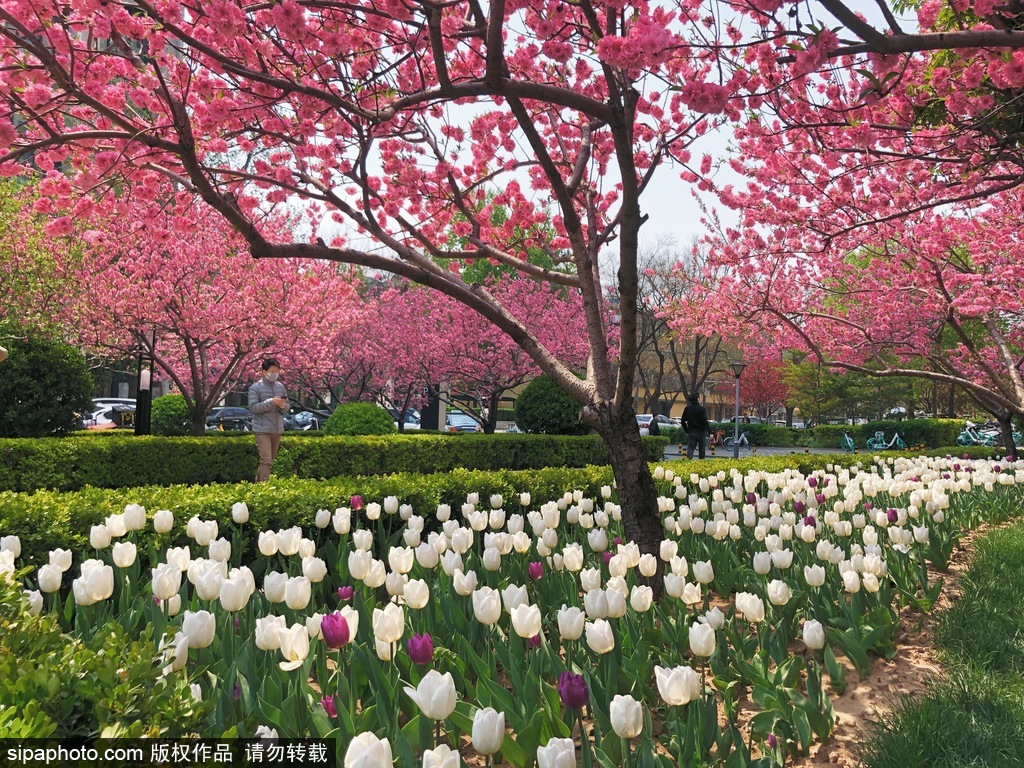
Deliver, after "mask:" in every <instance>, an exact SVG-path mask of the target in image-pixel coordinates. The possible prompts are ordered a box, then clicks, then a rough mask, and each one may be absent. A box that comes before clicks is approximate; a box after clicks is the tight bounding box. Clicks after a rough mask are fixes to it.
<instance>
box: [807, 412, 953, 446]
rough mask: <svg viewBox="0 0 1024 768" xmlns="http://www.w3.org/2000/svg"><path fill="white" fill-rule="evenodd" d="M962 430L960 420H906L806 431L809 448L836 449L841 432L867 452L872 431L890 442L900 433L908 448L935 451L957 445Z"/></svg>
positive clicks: (812, 428) (826, 425) (824, 427)
mask: <svg viewBox="0 0 1024 768" xmlns="http://www.w3.org/2000/svg"><path fill="white" fill-rule="evenodd" d="M963 428H964V422H963V421H962V420H960V419H909V420H907V421H869V422H868V423H867V424H856V425H853V426H845V427H844V426H843V425H841V424H836V425H833V424H822V425H820V426H817V427H811V429H810V430H807V431H808V432H809V433H810V445H811V446H813V447H815V448H838V447H840V445H839V441H840V440H842V437H843V430H844V429H845V430H847V431H848V432H849V433H850V437H852V438H853V442H854V444H855V445H856V446H857V448H858V449H866V448H867V441H868V439H869V438H872V437H874V436H875V432H884V433H885V439H886V441H889V440H892V435H893V432H899V434H900V437H902V438H903V441H904V442H905V443H906V444H907V445H924V446H926V447H928V448H937V447H939V446H943V445H956V436H957V435H959V434H960V432H961V431H962V430H963Z"/></svg>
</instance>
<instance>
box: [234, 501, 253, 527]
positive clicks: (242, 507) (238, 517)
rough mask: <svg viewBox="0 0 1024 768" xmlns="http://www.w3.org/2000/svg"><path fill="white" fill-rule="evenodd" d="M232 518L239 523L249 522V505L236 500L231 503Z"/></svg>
mask: <svg viewBox="0 0 1024 768" xmlns="http://www.w3.org/2000/svg"><path fill="white" fill-rule="evenodd" d="M231 519H232V520H234V521H235V522H236V523H238V524H239V525H244V524H245V523H247V522H249V507H248V505H247V504H246V503H245V502H244V501H236V502H235V503H234V504H232V505H231Z"/></svg>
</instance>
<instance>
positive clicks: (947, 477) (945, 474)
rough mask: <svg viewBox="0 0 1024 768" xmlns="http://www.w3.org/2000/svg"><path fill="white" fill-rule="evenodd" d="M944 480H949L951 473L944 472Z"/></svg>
mask: <svg viewBox="0 0 1024 768" xmlns="http://www.w3.org/2000/svg"><path fill="white" fill-rule="evenodd" d="M942 479H943V480H949V472H943V473H942Z"/></svg>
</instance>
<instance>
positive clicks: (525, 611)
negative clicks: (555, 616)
mask: <svg viewBox="0 0 1024 768" xmlns="http://www.w3.org/2000/svg"><path fill="white" fill-rule="evenodd" d="M510 614H511V616H512V627H513V629H515V631H516V634H517V635H519V636H520V637H522V638H527V639H529V638H531V637H534V636H536V635H539V634H540V630H541V621H542V617H541V613H540V608H538V607H537V606H536V605H529V604H521V605H517V606H516V607H515V608H513V609H512V611H511V612H510Z"/></svg>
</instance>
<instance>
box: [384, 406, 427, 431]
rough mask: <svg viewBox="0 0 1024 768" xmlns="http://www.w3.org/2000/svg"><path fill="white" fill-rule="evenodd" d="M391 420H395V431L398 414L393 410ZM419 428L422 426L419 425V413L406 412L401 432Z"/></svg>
mask: <svg viewBox="0 0 1024 768" xmlns="http://www.w3.org/2000/svg"><path fill="white" fill-rule="evenodd" d="M389 410H390V409H389ZM391 418H393V419H394V420H395V429H398V412H397V411H394V410H391ZM421 426H422V423H421V420H420V412H419V411H416V410H412V411H406V412H405V415H404V417H403V418H402V429H403V430H406V431H408V430H410V429H419V428H420V427H421Z"/></svg>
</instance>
